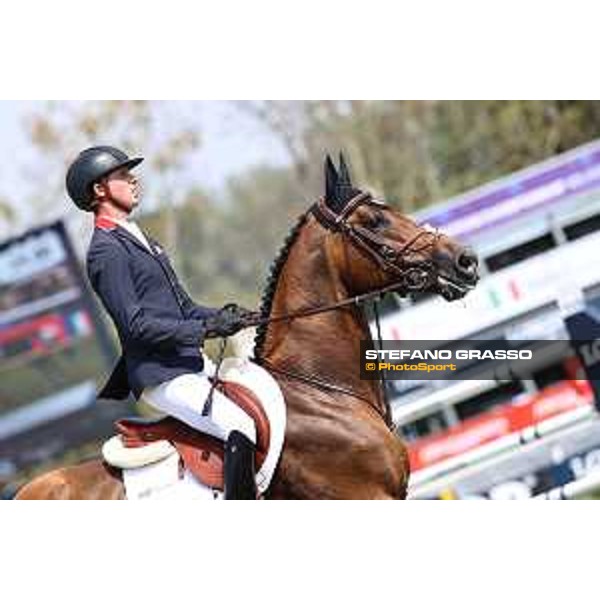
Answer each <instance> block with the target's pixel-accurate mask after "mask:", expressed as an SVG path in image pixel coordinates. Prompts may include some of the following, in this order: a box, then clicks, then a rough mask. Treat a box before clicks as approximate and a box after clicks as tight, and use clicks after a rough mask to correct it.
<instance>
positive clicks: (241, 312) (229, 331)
mask: <svg viewBox="0 0 600 600" xmlns="http://www.w3.org/2000/svg"><path fill="white" fill-rule="evenodd" d="M257 316H258V315H257V313H254V312H252V311H249V310H247V309H245V308H242V307H241V306H238V305H237V304H226V305H225V306H224V307H223V308H221V309H220V310H219V312H217V314H216V315H214V316H212V317H209V318H208V319H206V334H205V337H207V338H211V337H229V336H231V335H234V334H236V333H237V332H238V331H240V330H241V329H244V328H245V327H249V326H251V325H252V324H253V320H254V319H256V318H257Z"/></svg>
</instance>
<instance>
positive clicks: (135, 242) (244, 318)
mask: <svg viewBox="0 0 600 600" xmlns="http://www.w3.org/2000/svg"><path fill="white" fill-rule="evenodd" d="M142 161H143V158H130V157H129V156H128V155H127V154H126V153H125V152H123V151H121V150H119V149H117V148H114V147H112V146H96V147H92V148H88V149H86V150H84V151H83V152H81V153H80V154H79V156H77V158H76V159H75V160H74V162H73V163H72V164H71V165H70V167H69V169H68V172H67V176H66V187H67V191H68V193H69V196H70V197H71V199H72V200H73V202H74V203H75V204H76V205H77V207H78V208H79V209H81V210H84V211H87V212H92V213H93V214H94V216H95V230H94V233H93V236H92V239H91V243H90V246H89V249H88V252H87V273H88V277H89V280H90V282H91V284H92V287H93V289H94V291H95V292H96V294H97V295H98V297H99V298H100V300H101V302H102V304H103V305H104V307H105V309H106V311H107V312H108V314H109V315H110V317H111V319H112V321H113V323H114V325H115V327H116V329H117V332H118V335H119V339H120V342H121V347H122V355H121V358H120V360H119V362H118V363H117V366H116V367H115V369H114V371H113V373H112V375H111V376H110V378H109V381H108V382H107V384H106V385H105V386H104V388H103V389H102V390H101V392H100V394H99V396H100V397H106V398H112V399H124V398H126V397H127V396H128V395H129V393H130V392H133V393H134V395H135V397H136V398H137V399H139V398H140V397H142V396H143V399H144V400H145V401H146V402H147V403H148V404H149V405H150V406H152V407H153V408H155V409H158V410H159V411H161V412H164V413H168V414H170V415H171V416H173V417H175V418H176V419H179V420H181V421H183V422H184V423H186V424H187V425H189V426H191V427H192V428H194V429H197V430H199V431H202V432H205V433H208V434H210V435H212V436H215V437H217V438H220V439H222V440H223V441H224V442H225V455H224V487H225V490H224V495H225V498H226V499H254V498H256V484H255V465H254V451H255V443H256V431H255V425H254V422H253V420H252V419H251V418H250V417H249V416H248V415H247V414H246V413H245V412H244V411H243V410H242V409H241V408H239V407H238V406H237V404H235V403H233V402H232V401H231V400H229V399H228V398H227V397H226V396H225V395H223V394H221V393H220V392H219V391H217V390H216V389H211V388H212V385H211V381H210V380H209V374H210V373H209V371H210V366H211V365H210V361H207V359H206V358H205V357H204V356H203V353H202V350H201V348H202V345H203V343H204V340H206V339H209V338H213V337H227V336H231V335H233V334H235V333H236V332H238V331H239V330H241V329H242V328H244V327H245V326H246V325H247V323H248V322H249V321H248V319H249V318H250V317H251V315H252V313H251V312H250V311H247V310H245V309H243V308H241V307H239V306H237V305H236V304H227V305H225V306H224V307H223V308H221V309H216V308H208V307H205V306H201V305H199V304H196V303H195V302H194V301H192V299H191V298H190V297H189V295H188V294H187V293H186V291H185V290H184V288H183V287H182V285H181V284H180V282H179V280H178V278H177V275H176V273H175V271H174V270H173V268H172V266H171V263H170V262H169V260H168V258H167V255H166V253H165V251H164V250H163V248H162V247H161V246H160V245H159V244H158V243H157V242H156V241H155V240H153V239H152V238H151V237H149V236H148V235H146V234H145V233H144V232H143V231H142V230H141V229H140V227H139V226H138V225H137V224H136V223H135V222H134V221H133V220H132V219H131V214H132V212H133V210H134V208H135V207H136V206H137V205H138V204H139V201H140V186H139V180H138V178H137V176H136V175H134V173H133V172H132V171H133V169H134V168H135V167H137V166H138V165H139V164H140V163H141V162H142ZM211 394H212V395H211ZM209 397H210V398H211V401H210V402H209V401H208V399H209Z"/></svg>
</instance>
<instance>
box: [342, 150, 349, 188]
mask: <svg viewBox="0 0 600 600" xmlns="http://www.w3.org/2000/svg"><path fill="white" fill-rule="evenodd" d="M340 184H342V185H346V186H348V187H352V181H351V180H350V169H348V165H347V164H346V159H345V158H344V153H343V152H340Z"/></svg>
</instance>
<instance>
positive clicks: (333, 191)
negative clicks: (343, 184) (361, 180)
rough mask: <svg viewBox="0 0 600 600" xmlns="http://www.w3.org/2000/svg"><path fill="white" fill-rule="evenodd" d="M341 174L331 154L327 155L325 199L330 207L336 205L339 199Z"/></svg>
mask: <svg viewBox="0 0 600 600" xmlns="http://www.w3.org/2000/svg"><path fill="white" fill-rule="evenodd" d="M338 180H339V176H338V173H337V171H336V170H335V165H334V164H333V161H332V160H331V156H329V154H328V155H327V156H326V157H325V201H326V202H327V203H328V204H329V205H330V207H333V206H335V204H336V201H337V190H338Z"/></svg>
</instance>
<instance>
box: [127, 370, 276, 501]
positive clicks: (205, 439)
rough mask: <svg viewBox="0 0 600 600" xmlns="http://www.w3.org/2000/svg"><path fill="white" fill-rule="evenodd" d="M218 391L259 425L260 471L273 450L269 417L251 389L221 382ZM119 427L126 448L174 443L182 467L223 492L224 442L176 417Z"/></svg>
mask: <svg viewBox="0 0 600 600" xmlns="http://www.w3.org/2000/svg"><path fill="white" fill-rule="evenodd" d="M216 389H217V390H219V391H220V392H221V393H223V394H225V395H226V396H227V397H228V398H229V399H230V400H232V401H233V402H235V403H236V404H237V405H238V406H239V407H240V408H241V409H242V410H243V411H244V412H246V413H247V414H248V415H250V417H252V419H253V420H254V423H255V425H256V433H257V443H256V468H257V470H258V469H259V468H260V466H261V465H262V463H263V462H264V460H265V457H266V455H267V451H268V449H269V441H270V437H271V431H270V426H269V420H268V418H267V415H266V413H265V411H264V409H263V407H262V405H261V403H260V401H259V400H258V398H257V397H256V395H255V394H254V393H253V392H252V391H251V390H249V389H248V388H247V387H244V386H243V385H241V384H239V383H234V382H232V381H219V382H218V383H217V385H216ZM115 427H116V430H117V432H118V433H119V435H120V436H121V440H122V442H123V445H124V446H125V447H127V448H139V447H140V446H145V445H147V444H151V443H152V442H158V441H161V440H166V441H168V442H170V443H172V444H173V445H174V446H175V448H176V449H177V452H178V453H179V456H180V459H181V461H182V464H183V465H184V466H185V467H186V468H187V469H188V470H189V471H191V473H193V475H194V476H195V477H196V478H197V479H199V480H200V481H201V482H202V483H204V484H205V485H207V486H209V487H211V488H213V489H218V490H223V458H224V454H225V448H224V443H223V441H222V440H220V439H217V438H214V437H213V436H211V435H208V434H206V433H202V432H200V431H197V430H196V429H193V428H192V427H190V426H189V425H186V424H185V423H182V422H181V421H178V420H177V419H175V418H173V417H165V418H161V419H158V420H156V419H154V420H148V419H140V418H129V419H121V420H119V421H116V423H115Z"/></svg>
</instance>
